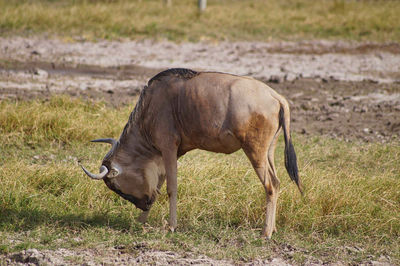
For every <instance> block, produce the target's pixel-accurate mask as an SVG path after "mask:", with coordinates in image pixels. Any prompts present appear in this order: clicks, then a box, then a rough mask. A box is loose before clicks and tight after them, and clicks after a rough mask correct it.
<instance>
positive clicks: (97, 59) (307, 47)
mask: <svg viewBox="0 0 400 266" xmlns="http://www.w3.org/2000/svg"><path fill="white" fill-rule="evenodd" d="M170 67H187V68H193V69H196V70H216V71H224V72H229V73H233V74H240V75H250V76H253V77H255V78H258V79H260V80H263V81H265V82H266V83H268V84H269V85H270V86H271V87H273V88H275V89H276V90H277V91H278V92H280V93H281V94H283V95H284V96H285V97H287V98H288V99H289V101H290V103H291V107H292V120H293V127H292V128H293V130H294V131H295V132H299V133H301V134H307V135H328V136H331V137H335V138H341V139H345V140H351V141H353V140H361V141H379V142H388V141H396V142H397V141H399V134H400V133H399V132H400V45H399V44H393V43H392V44H390V43H389V44H374V43H346V42H328V41H308V42H299V43H291V42H278V43H254V42H237V43H228V42H221V43H182V44H175V43H171V42H167V41H164V42H153V41H148V40H146V41H120V42H110V41H99V42H96V43H93V42H85V41H79V40H77V41H75V42H64V41H61V40H57V39H52V40H47V39H43V38H31V39H24V38H19V37H14V38H0V99H4V98H18V99H27V98H35V97H50V96H51V95H53V94H55V93H67V94H69V95H71V96H78V97H87V98H95V99H105V100H106V101H108V102H110V103H111V104H113V105H121V104H131V105H132V102H133V98H134V97H135V96H136V95H137V93H138V92H139V91H140V89H141V88H142V87H143V85H144V84H146V82H147V80H148V79H149V78H150V77H152V76H153V75H154V74H156V73H158V72H159V71H161V70H163V69H166V68H170Z"/></svg>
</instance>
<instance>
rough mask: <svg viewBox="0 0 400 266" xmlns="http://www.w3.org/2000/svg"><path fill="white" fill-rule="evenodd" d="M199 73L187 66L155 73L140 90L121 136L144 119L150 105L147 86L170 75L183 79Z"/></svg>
mask: <svg viewBox="0 0 400 266" xmlns="http://www.w3.org/2000/svg"><path fill="white" fill-rule="evenodd" d="M198 74H199V72H196V71H194V70H191V69H186V68H171V69H168V70H165V71H162V72H160V73H158V74H157V75H155V76H154V77H152V78H151V79H150V80H149V82H148V85H147V86H144V88H143V90H142V91H141V92H140V96H139V99H138V101H137V103H136V106H135V108H134V109H133V111H132V113H131V114H130V116H129V120H128V123H126V125H125V128H124V130H123V131H122V134H121V137H120V139H121V138H123V137H125V136H126V135H127V134H128V132H129V130H130V127H131V126H132V125H133V124H135V123H136V124H137V123H138V121H140V120H141V119H142V115H143V114H144V111H145V109H146V107H147V105H148V100H146V99H145V98H146V91H147V88H148V87H149V86H150V85H151V83H152V82H154V81H156V80H161V79H162V78H163V77H168V76H176V77H179V78H182V79H186V80H187V79H191V78H193V77H195V76H197V75H198Z"/></svg>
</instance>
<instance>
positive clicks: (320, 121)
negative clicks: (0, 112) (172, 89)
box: [0, 61, 400, 143]
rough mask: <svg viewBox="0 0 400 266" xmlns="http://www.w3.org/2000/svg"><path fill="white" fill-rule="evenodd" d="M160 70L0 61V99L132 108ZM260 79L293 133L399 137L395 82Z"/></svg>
mask: <svg viewBox="0 0 400 266" xmlns="http://www.w3.org/2000/svg"><path fill="white" fill-rule="evenodd" d="M161 70H162V68H160V69H155V68H149V67H143V66H139V65H121V66H110V67H102V66H93V65H79V64H78V65H72V64H68V63H49V62H41V61H28V62H20V61H0V99H6V98H14V99H20V100H26V99H33V98H50V97H51V96H52V95H54V94H68V95H70V96H72V97H81V98H85V99H96V100H105V101H107V102H109V103H110V104H112V105H114V106H120V105H126V104H128V105H132V107H133V103H134V101H135V98H136V96H137V95H138V93H139V92H140V90H141V89H142V88H143V86H144V85H145V84H146V83H147V80H148V79H149V78H151V77H152V76H153V75H155V74H156V73H158V72H159V71H161ZM261 80H263V81H264V82H266V83H267V84H268V85H270V86H271V87H273V88H274V89H275V90H277V91H278V92H279V93H281V94H282V95H284V96H285V97H286V98H287V99H288V100H289V102H290V105H291V110H292V129H293V131H294V132H298V133H301V134H305V135H326V136H330V137H334V138H340V139H343V140H347V141H353V140H361V141H366V142H371V141H375V142H376V141H378V142H382V143H383V142H388V141H389V142H390V141H399V136H400V83H397V82H396V83H378V82H373V81H359V82H356V81H340V80H334V79H325V78H324V79H321V78H315V79H311V78H308V79H306V78H295V79H294V80H285V79H280V78H277V77H276V76H272V77H269V78H268V79H261Z"/></svg>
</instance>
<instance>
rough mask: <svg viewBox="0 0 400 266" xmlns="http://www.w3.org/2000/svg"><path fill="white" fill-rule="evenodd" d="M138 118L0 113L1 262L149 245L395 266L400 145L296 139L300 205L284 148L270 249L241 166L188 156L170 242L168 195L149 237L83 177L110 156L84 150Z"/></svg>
mask: <svg viewBox="0 0 400 266" xmlns="http://www.w3.org/2000/svg"><path fill="white" fill-rule="evenodd" d="M131 109H132V107H130V108H128V107H125V108H122V109H113V108H110V107H107V106H106V105H104V104H102V103H93V102H86V101H82V100H71V99H69V98H67V97H61V98H60V97H56V98H53V99H51V100H50V101H46V102H43V101H32V102H9V101H3V102H2V103H1V104H0V125H1V126H0V128H1V130H2V132H1V134H0V135H1V139H0V147H1V150H2V157H1V158H0V165H1V168H0V183H1V187H0V213H1V216H0V250H2V252H10V251H13V250H20V249H23V248H29V247H36V248H57V247H67V248H68V247H69V248H74V247H96V246H98V245H106V246H113V245H118V244H124V245H127V246H128V247H129V246H132V247H133V246H134V245H135V243H138V242H143V243H146V245H147V246H150V247H156V248H158V249H171V250H178V251H183V250H187V251H192V252H198V253H202V254H204V253H206V254H208V255H210V256H212V257H216V258H233V259H235V260H243V259H244V260H247V259H252V258H262V257H268V256H269V255H270V254H271V250H272V249H273V248H278V249H279V247H281V246H282V245H286V244H287V243H288V244H290V245H292V246H293V247H294V248H295V256H294V257H291V258H290V257H287V259H293V260H295V261H297V262H302V261H304V260H306V259H307V257H308V256H309V255H310V254H312V256H315V257H318V258H321V259H322V260H323V261H324V262H332V261H338V260H340V261H344V262H352V263H357V262H362V261H365V260H367V258H368V256H369V255H372V256H373V257H374V256H376V257H379V256H380V255H381V254H386V255H389V256H390V257H391V258H392V262H393V263H399V262H400V254H399V242H398V238H399V237H400V235H399V232H400V214H399V212H398V210H399V207H400V191H399V189H398V188H399V187H400V175H399V173H400V165H399V163H398V162H399V161H400V148H399V145H398V143H393V144H386V145H378V144H357V143H344V142H341V141H337V140H329V139H324V138H318V137H314V138H304V137H301V136H295V138H294V143H295V148H296V151H297V154H298V158H299V168H300V173H301V178H302V180H303V183H304V186H305V187H306V193H305V196H304V198H302V197H301V196H300V194H299V193H298V191H297V190H296V186H295V185H294V184H293V183H292V182H290V181H289V178H288V176H287V174H286V172H285V171H284V167H283V153H282V150H283V147H282V143H281V142H280V144H279V146H278V149H277V156H276V158H277V162H276V164H277V167H278V175H279V176H280V178H281V181H282V188H281V194H280V200H279V207H278V216H277V226H278V233H277V234H275V235H274V237H273V238H274V241H272V242H267V241H266V240H262V239H260V238H259V233H260V228H261V225H262V221H263V217H264V215H263V212H264V204H263V203H264V197H265V196H264V192H263V189H262V187H261V185H260V184H259V181H258V179H257V177H256V175H255V173H254V172H253V170H252V168H251V166H250V164H249V162H248V160H247V158H246V157H245V155H244V154H243V153H242V152H237V153H235V154H232V155H229V156H226V155H221V154H213V153H208V152H204V151H194V152H191V153H189V154H187V155H185V156H184V157H182V158H181V159H180V160H179V177H178V179H179V181H178V182H179V194H178V195H179V202H178V223H179V227H178V232H177V233H175V234H170V233H168V231H167V230H165V228H166V227H165V223H166V218H167V215H168V204H167V202H168V199H167V196H166V192H165V187H164V189H163V190H162V194H161V196H160V198H159V199H158V201H157V202H156V203H155V206H154V208H153V209H152V213H151V215H150V217H149V225H147V226H145V227H142V226H141V225H140V224H138V223H137V222H136V221H135V217H136V216H137V215H138V213H139V211H138V210H136V209H134V207H133V206H132V205H131V204H130V203H129V202H127V201H124V200H122V199H121V198H120V197H119V196H117V195H116V194H115V193H113V192H111V191H109V190H108V189H107V188H106V186H105V185H104V184H103V183H102V182H95V181H91V180H89V179H88V178H87V177H85V175H84V174H83V173H82V171H81V170H80V169H79V167H78V165H77V160H78V159H80V160H82V161H84V163H85V165H87V166H88V167H89V168H90V169H97V168H98V166H99V163H100V160H101V158H102V156H103V155H104V154H105V152H106V151H107V149H108V147H107V146H103V145H98V144H97V145H96V144H90V143H87V141H88V140H90V139H92V138H97V137H118V135H119V133H120V131H122V128H123V126H124V124H125V122H126V121H127V118H128V115H129V111H130V110H131ZM26 114H29V116H27V115H26ZM28 118H29V119H28ZM33 120H35V122H33ZM49 125H51V126H49ZM30 135H31V136H32V138H30V137H29V136H30ZM76 237H78V238H79V239H80V240H79V241H76V240H74V239H76ZM57 239H64V241H62V242H60V241H57ZM355 247H356V248H355ZM349 248H350V249H349ZM349 250H350V251H349ZM354 250H355V251H354ZM283 256H287V255H283ZM368 259H370V258H368Z"/></svg>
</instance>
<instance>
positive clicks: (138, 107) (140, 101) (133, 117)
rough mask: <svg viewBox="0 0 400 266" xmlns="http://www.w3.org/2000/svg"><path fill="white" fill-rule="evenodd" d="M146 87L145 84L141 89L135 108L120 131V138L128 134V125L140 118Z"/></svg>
mask: <svg viewBox="0 0 400 266" xmlns="http://www.w3.org/2000/svg"><path fill="white" fill-rule="evenodd" d="M146 89H147V86H144V88H143V90H142V91H141V92H140V95H139V99H138V101H137V102H136V105H135V108H134V109H133V111H132V112H131V114H130V115H129V120H128V122H127V123H126V125H125V127H124V130H123V131H122V134H121V137H120V139H121V138H123V137H125V136H126V135H127V134H128V132H129V129H130V127H131V126H132V125H133V124H134V123H136V122H137V121H138V120H140V119H141V117H140V116H141V115H142V114H143V109H144V108H145V101H144V98H145V96H146Z"/></svg>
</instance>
